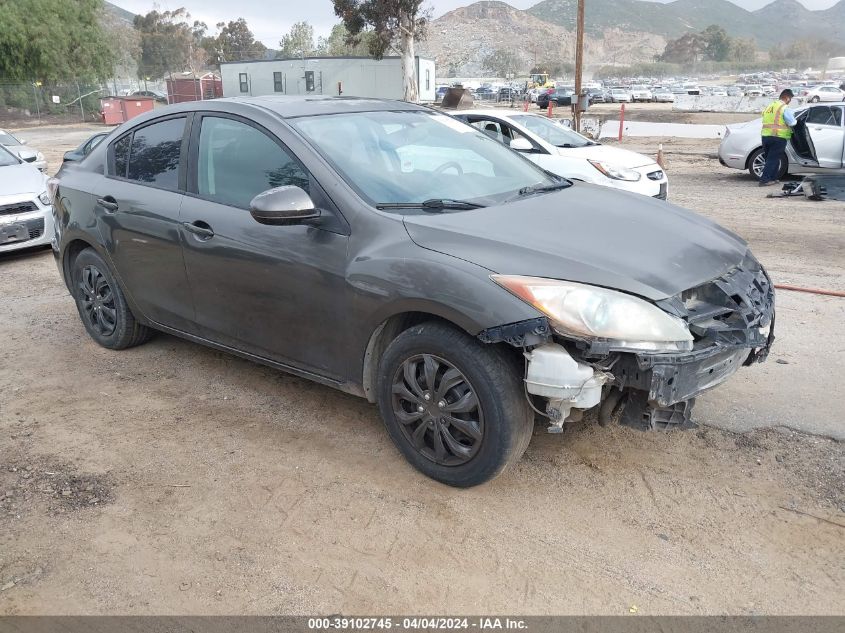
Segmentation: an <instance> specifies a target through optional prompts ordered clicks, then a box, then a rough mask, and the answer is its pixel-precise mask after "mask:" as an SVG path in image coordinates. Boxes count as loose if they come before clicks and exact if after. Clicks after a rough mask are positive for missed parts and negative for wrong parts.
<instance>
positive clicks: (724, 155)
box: [719, 104, 845, 180]
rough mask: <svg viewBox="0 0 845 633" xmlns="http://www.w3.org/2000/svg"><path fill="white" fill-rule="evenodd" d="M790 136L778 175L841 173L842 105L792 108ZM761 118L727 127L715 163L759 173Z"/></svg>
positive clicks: (844, 165)
mask: <svg viewBox="0 0 845 633" xmlns="http://www.w3.org/2000/svg"><path fill="white" fill-rule="evenodd" d="M796 119H797V120H798V123H797V125H796V126H795V130H794V133H793V135H792V138H791V139H790V141H789V143H788V144H787V147H786V155H787V159H788V162H787V161H783V162H782V163H781V165H780V169H779V171H778V178H782V177H784V176H785V175H786V174H787V173H791V174H812V173H825V174H832V173H845V105H843V104H819V105H812V106H809V107H807V108H803V109H800V110H797V111H796ZM762 129H763V124H762V119H755V120H754V121H749V122H747V123H738V124H735V125H729V126H727V130H726V131H725V135H724V137H723V138H722V143H721V145H719V162H720V163H722V165H724V166H726V167H733V168H734V169H747V170H748V172H749V173H750V174H751V175H752V176H754V177H755V178H756V179H758V180H759V179H760V176H761V175H762V173H763V165H764V163H765V158H764V156H763V147H762V141H761V140H760V139H761V137H760V132H761V131H762Z"/></svg>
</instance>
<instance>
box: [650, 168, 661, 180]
mask: <svg viewBox="0 0 845 633" xmlns="http://www.w3.org/2000/svg"><path fill="white" fill-rule="evenodd" d="M646 176H647V177H648V179H649V180H663V172H662V171H660V170H659V169H658V170H657V171H653V172H651V173H648V174H646Z"/></svg>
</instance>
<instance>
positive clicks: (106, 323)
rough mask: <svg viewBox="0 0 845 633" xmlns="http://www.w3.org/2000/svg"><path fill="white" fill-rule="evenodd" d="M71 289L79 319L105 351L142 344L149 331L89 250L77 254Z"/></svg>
mask: <svg viewBox="0 0 845 633" xmlns="http://www.w3.org/2000/svg"><path fill="white" fill-rule="evenodd" d="M71 279H72V281H73V283H72V285H71V287H72V289H73V298H74V300H75V301H76V308H77V310H78V311H79V318H80V319H82V324H83V325H84V326H85V330H86V331H87V332H88V335H89V336H90V337H91V338H92V339H94V341H96V342H97V343H98V344H99V345H102V346H103V347H106V348H108V349H126V348H127V347H134V346H135V345H140V344H141V343H144V342H146V341H147V340H148V339H149V338H150V336H151V334H152V330H150V329H149V328H148V327H146V326H144V325H141V324H140V323H139V322H138V321H137V320H136V319H135V315H133V314H132V311H131V310H130V309H129V305H128V304H127V303H126V297H125V296H124V294H123V291H122V290H121V289H120V286H119V285H118V283H117V281H116V280H115V278H114V276H113V275H112V274H111V271H110V270H109V268H108V266H107V265H106V263H105V262H104V261H103V258H102V257H100V256H99V255H98V254H97V252H96V251H95V250H94V249H92V248H86V249H85V250H84V251H82V252H81V253H79V255H77V257H76V259H75V260H74V262H73V266H72V269H71Z"/></svg>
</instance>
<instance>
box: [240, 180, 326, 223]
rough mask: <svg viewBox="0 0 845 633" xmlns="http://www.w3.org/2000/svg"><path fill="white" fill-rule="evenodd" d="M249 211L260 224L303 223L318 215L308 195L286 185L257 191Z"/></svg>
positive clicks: (318, 211) (314, 218) (317, 210)
mask: <svg viewBox="0 0 845 633" xmlns="http://www.w3.org/2000/svg"><path fill="white" fill-rule="evenodd" d="M249 212H250V214H251V215H252V217H253V218H254V219H255V221H256V222H258V223H260V224H271V225H283V224H304V223H306V222H308V221H309V220H316V219H317V218H319V217H320V210H319V209H316V208H315V207H314V202H313V201H312V200H311V198H310V196H309V195H308V194H307V193H305V191H303V190H302V189H300V188H299V187H294V186H291V185H287V186H284V187H276V188H275V189H268V190H267V191H264V192H262V193H259V194H258V195H257V196H255V197H254V198H253V199H252V202H250V203H249Z"/></svg>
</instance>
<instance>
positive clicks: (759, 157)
mask: <svg viewBox="0 0 845 633" xmlns="http://www.w3.org/2000/svg"><path fill="white" fill-rule="evenodd" d="M763 165H765V159H764V158H763V148H762V147H758V148H757V149H755V150H754V151H753V152H751V155H750V156H749V157H748V163H747V168H748V173H749V174H750V175H751V177H752V178H754V179H755V180H756V181H758V182H759V181H760V178H761V177H762V175H763ZM788 169H789V161H788V160H785V159H783V158H781V159H780V166H779V167H778V173H777V180H782V179H783V178H784V177H785V176H786V174H787V171H788Z"/></svg>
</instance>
